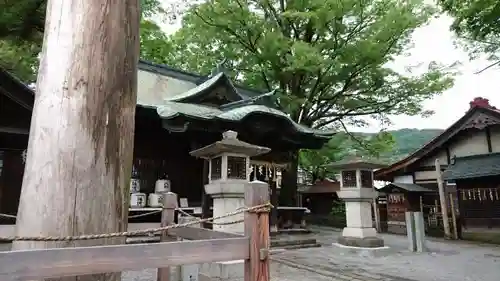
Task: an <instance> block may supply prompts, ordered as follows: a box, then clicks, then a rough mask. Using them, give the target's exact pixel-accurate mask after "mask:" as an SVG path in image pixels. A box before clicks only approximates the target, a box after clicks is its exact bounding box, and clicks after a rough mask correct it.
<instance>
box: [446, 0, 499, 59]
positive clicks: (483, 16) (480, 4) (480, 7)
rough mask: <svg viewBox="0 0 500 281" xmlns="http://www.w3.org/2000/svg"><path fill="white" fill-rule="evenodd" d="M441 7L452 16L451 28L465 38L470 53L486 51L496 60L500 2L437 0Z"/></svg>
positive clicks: (491, 0) (473, 54)
mask: <svg viewBox="0 0 500 281" xmlns="http://www.w3.org/2000/svg"><path fill="white" fill-rule="evenodd" d="M438 3H439V4H440V5H441V7H442V8H443V9H444V10H445V11H447V12H448V13H449V14H450V15H451V16H453V17H454V22H453V25H452V26H451V29H452V30H453V31H455V33H456V34H457V35H458V36H460V37H461V38H463V39H465V41H464V42H466V43H467V45H466V46H467V47H468V48H469V50H470V52H471V55H472V56H473V57H476V56H477V55H480V54H483V53H487V54H489V55H490V59H493V60H498V59H499V58H498V53H499V50H500V25H499V23H498V19H499V18H500V2H498V1H494V0H468V1H454V0H439V1H438Z"/></svg>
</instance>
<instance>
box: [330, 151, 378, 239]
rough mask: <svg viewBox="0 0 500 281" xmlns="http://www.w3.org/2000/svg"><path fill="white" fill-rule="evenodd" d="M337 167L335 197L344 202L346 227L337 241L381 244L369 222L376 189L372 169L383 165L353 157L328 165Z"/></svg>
mask: <svg viewBox="0 0 500 281" xmlns="http://www.w3.org/2000/svg"><path fill="white" fill-rule="evenodd" d="M329 166H330V167H332V168H337V169H338V170H340V174H341V181H340V191H338V192H337V195H338V196H339V198H341V199H342V200H343V201H344V202H345V209H346V221H347V226H346V227H345V228H344V230H343V231H342V236H341V237H339V239H338V243H339V244H341V245H345V246H352V247H361V248H378V247H383V246H384V240H382V239H381V238H379V237H377V231H376V230H375V228H373V223H372V203H373V199H374V198H376V197H377V195H378V192H377V191H375V189H374V187H373V170H375V169H378V168H382V167H384V166H385V165H381V164H377V163H373V162H369V161H367V160H365V159H362V158H359V157H357V158H354V159H351V160H345V161H340V162H336V163H333V164H330V165H329Z"/></svg>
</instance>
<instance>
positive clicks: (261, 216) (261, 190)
mask: <svg viewBox="0 0 500 281" xmlns="http://www.w3.org/2000/svg"><path fill="white" fill-rule="evenodd" d="M267 202H269V190H268V186H267V184H266V183H264V182H257V181H254V182H252V186H251V187H250V188H246V189H245V205H246V206H257V205H261V204H265V203H267ZM245 236H248V237H249V239H250V241H249V242H250V257H249V258H248V259H247V260H245V281H269V280H270V267H269V248H270V238H269V212H260V213H255V212H246V213H245Z"/></svg>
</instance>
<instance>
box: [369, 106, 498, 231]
mask: <svg viewBox="0 0 500 281" xmlns="http://www.w3.org/2000/svg"><path fill="white" fill-rule="evenodd" d="M436 159H439V163H440V170H441V173H442V174H441V175H442V179H443V181H444V186H445V191H446V194H447V195H448V196H449V198H451V199H450V200H447V203H448V210H450V216H449V217H450V218H451V217H453V216H452V214H451V212H452V210H453V211H454V212H455V214H454V215H455V217H456V223H457V228H458V231H459V232H463V233H467V232H470V233H477V232H491V233H500V110H499V109H497V108H496V107H494V106H492V105H490V103H489V101H488V99H485V98H481V97H478V98H475V99H474V100H473V101H471V102H470V108H469V110H468V111H467V112H466V113H465V114H464V115H463V116H462V118H460V119H459V120H458V121H456V122H455V123H454V124H453V125H451V126H450V127H449V128H447V129H446V130H444V131H443V133H441V134H440V135H438V136H436V137H435V138H434V139H432V140H431V141H429V142H428V143H427V144H426V145H424V146H422V147H421V148H420V149H418V150H417V151H415V152H414V153H412V154H410V155H409V156H408V157H406V158H404V159H402V160H400V161H398V162H396V163H393V164H392V165H390V166H388V167H385V168H382V169H379V170H377V171H375V172H374V178H375V180H380V181H386V182H390V184H388V186H386V187H385V188H382V189H381V190H380V191H381V192H382V193H383V194H384V197H385V198H384V199H383V200H378V202H379V205H380V204H381V203H380V202H382V204H386V206H379V207H380V208H379V211H381V212H387V213H388V214H386V215H387V217H388V218H389V219H388V222H387V223H388V224H389V225H390V224H391V221H390V218H391V217H392V218H394V217H396V218H400V215H401V213H402V212H403V213H404V211H405V210H410V209H411V210H414V211H416V210H418V209H420V210H421V211H423V212H424V216H425V219H426V227H427V230H428V231H430V230H431V229H432V228H435V227H439V226H440V224H441V226H442V218H441V210H440V204H439V193H438V188H437V187H438V184H437V178H438V177H437V175H438V174H437V171H436V170H437V169H436V166H435V161H436ZM392 187H397V188H392ZM410 195H411V196H410ZM394 198H397V200H396V201H397V202H396V201H395V200H394ZM405 198H406V199H405ZM389 199H391V200H389ZM410 199H411V202H405V200H409V201H410ZM389 201H391V202H392V201H394V202H396V203H397V204H398V205H399V207H398V208H390V206H388V205H389V204H390V202H389ZM391 210H395V211H394V212H396V211H397V212H398V214H390V212H391ZM382 216H384V214H382ZM394 223H395V224H398V225H401V221H400V220H398V221H397V222H394ZM403 224H404V222H403ZM382 229H384V227H382ZM386 229H387V228H386ZM389 229H391V228H390V227H389Z"/></svg>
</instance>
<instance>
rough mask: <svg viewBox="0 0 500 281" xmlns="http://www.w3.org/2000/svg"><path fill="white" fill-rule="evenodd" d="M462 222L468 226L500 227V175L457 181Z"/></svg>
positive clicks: (465, 226) (465, 227) (464, 225)
mask: <svg viewBox="0 0 500 281" xmlns="http://www.w3.org/2000/svg"><path fill="white" fill-rule="evenodd" d="M457 192H458V200H459V210H460V217H461V222H462V225H463V227H464V230H466V229H467V228H476V227H477V228H500V176H496V177H487V178H482V179H473V180H460V181H457Z"/></svg>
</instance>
